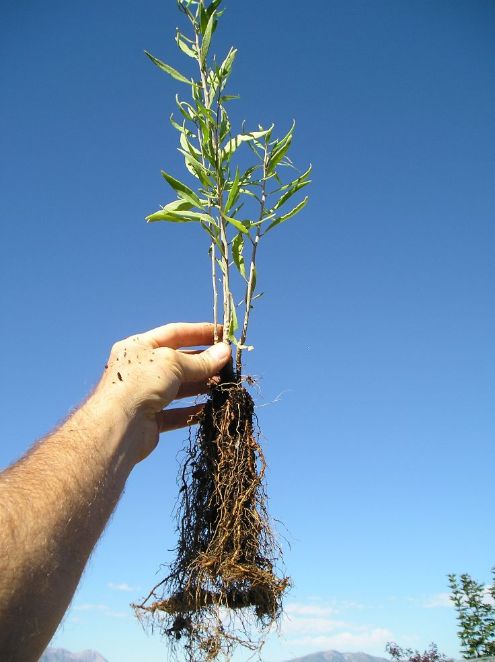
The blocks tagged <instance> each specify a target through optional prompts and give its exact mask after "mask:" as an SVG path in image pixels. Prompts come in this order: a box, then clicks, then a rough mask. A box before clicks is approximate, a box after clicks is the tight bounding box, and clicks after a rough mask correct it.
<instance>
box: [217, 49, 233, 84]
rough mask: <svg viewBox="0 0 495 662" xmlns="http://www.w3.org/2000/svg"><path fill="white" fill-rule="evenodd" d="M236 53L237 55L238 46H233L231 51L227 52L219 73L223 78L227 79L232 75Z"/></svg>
mask: <svg viewBox="0 0 495 662" xmlns="http://www.w3.org/2000/svg"><path fill="white" fill-rule="evenodd" d="M236 55H237V49H236V48H231V49H230V51H229V52H228V53H227V57H226V58H225V60H224V61H223V62H222V64H221V65H220V72H219V74H220V76H221V77H222V78H224V79H226V78H228V77H229V76H230V72H231V71H232V65H233V64H234V60H235V57H236Z"/></svg>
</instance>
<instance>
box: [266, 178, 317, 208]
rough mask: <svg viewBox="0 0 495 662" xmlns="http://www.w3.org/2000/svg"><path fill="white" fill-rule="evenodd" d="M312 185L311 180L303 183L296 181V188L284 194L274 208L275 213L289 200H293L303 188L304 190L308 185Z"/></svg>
mask: <svg viewBox="0 0 495 662" xmlns="http://www.w3.org/2000/svg"><path fill="white" fill-rule="evenodd" d="M310 183H311V182H310V181H309V180H306V181H302V182H297V181H296V183H295V184H294V186H293V187H292V188H290V189H289V190H288V191H287V192H286V193H284V194H283V195H282V196H281V197H280V198H279V200H278V201H277V203H276V204H275V205H274V206H273V211H275V210H276V209H279V207H281V206H282V205H284V204H285V203H286V202H287V200H289V199H290V198H292V196H293V195H294V194H295V193H297V192H298V191H300V190H301V189H302V188H304V187H305V186H307V185H308V184H310Z"/></svg>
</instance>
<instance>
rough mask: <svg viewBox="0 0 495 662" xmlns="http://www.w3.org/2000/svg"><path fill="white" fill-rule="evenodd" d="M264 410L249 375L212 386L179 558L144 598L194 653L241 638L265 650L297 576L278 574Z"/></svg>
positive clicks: (214, 651) (209, 655)
mask: <svg viewBox="0 0 495 662" xmlns="http://www.w3.org/2000/svg"><path fill="white" fill-rule="evenodd" d="M255 420H256V419H255V414H254V403H253V400H252V398H251V396H250V394H249V393H248V392H247V391H246V389H245V388H244V387H243V386H242V385H241V384H239V383H238V382H236V381H232V382H229V383H223V384H221V385H219V386H216V387H214V388H213V389H212V392H211V395H210V397H209V399H208V401H207V403H206V405H205V408H204V411H203V414H202V418H201V421H200V424H199V428H198V431H197V434H196V435H195V437H194V438H193V437H191V438H190V440H189V444H188V446H187V448H186V450H185V456H186V457H185V461H184V464H183V466H182V470H181V475H180V506H179V510H178V531H179V541H178V545H177V549H176V553H177V556H176V560H175V561H174V563H173V564H172V565H171V567H170V574H169V575H168V577H167V578H166V579H164V580H163V581H162V582H160V584H158V585H157V586H156V587H155V588H154V589H153V590H152V591H151V593H150V594H149V595H148V597H147V598H146V599H145V600H144V602H143V603H142V604H141V605H139V606H136V608H137V611H138V614H139V615H149V616H150V617H151V620H152V623H153V624H155V625H158V626H159V627H160V628H161V630H162V631H163V632H164V633H165V634H166V635H168V637H169V638H170V640H171V642H172V643H173V644H174V643H175V644H177V643H179V644H180V645H181V648H182V644H183V648H184V650H185V652H186V653H187V656H188V659H189V660H194V661H196V660H197V661H203V660H204V661H209V660H215V659H217V658H219V657H221V658H223V659H228V658H229V657H230V654H231V653H232V651H233V649H234V647H235V646H236V645H237V644H241V645H243V646H246V647H247V648H249V649H251V650H257V649H258V648H259V647H260V645H261V643H262V637H263V635H264V634H266V632H267V631H268V629H269V627H270V626H271V625H272V624H273V623H274V622H276V621H277V619H278V618H279V616H280V615H281V610H282V594H283V592H284V591H285V589H286V588H287V587H288V585H289V580H288V579H287V578H284V577H282V578H280V577H278V576H277V574H276V567H275V565H276V563H277V561H278V560H279V559H280V556H281V554H280V548H279V547H278V545H277V543H276V542H275V540H274V537H273V534H272V531H271V528H270V524H269V519H268V514H267V508H266V493H265V488H264V474H265V466H266V465H265V459H264V456H263V452H262V449H261V447H260V445H259V443H258V440H257V437H256V433H255V429H254V422H255ZM167 596H168V597H167Z"/></svg>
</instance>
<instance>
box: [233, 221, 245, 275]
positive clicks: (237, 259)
mask: <svg viewBox="0 0 495 662" xmlns="http://www.w3.org/2000/svg"><path fill="white" fill-rule="evenodd" d="M243 250H244V234H243V233H242V232H239V234H237V235H236V236H235V237H234V239H233V240H232V258H233V260H234V264H235V266H236V267H237V269H238V270H239V273H240V274H241V276H242V277H243V278H244V279H245V278H246V265H245V264H244V255H243Z"/></svg>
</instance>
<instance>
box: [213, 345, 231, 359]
mask: <svg viewBox="0 0 495 662" xmlns="http://www.w3.org/2000/svg"><path fill="white" fill-rule="evenodd" d="M210 353H211V354H212V356H213V358H215V359H216V360H217V361H225V359H227V358H228V357H229V356H230V345H227V343H225V342H217V343H215V345H213V347H210Z"/></svg>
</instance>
